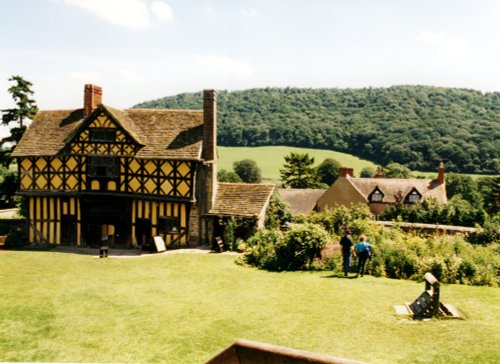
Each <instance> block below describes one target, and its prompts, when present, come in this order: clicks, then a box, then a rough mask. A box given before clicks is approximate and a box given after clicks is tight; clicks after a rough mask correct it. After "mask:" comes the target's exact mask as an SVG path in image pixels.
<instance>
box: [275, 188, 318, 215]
mask: <svg viewBox="0 0 500 364" xmlns="http://www.w3.org/2000/svg"><path fill="white" fill-rule="evenodd" d="M325 191H326V190H325V189H314V188H280V189H278V192H279V194H280V196H281V198H282V199H283V201H285V202H286V204H287V205H288V207H289V208H290V212H291V213H292V215H309V214H310V213H311V212H312V211H313V210H314V208H315V207H316V203H317V201H318V199H319V198H320V197H321V196H322V195H323V194H324V193H325Z"/></svg>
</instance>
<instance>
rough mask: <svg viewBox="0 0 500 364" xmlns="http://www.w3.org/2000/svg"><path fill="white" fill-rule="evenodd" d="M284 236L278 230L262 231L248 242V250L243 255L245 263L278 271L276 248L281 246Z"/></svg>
mask: <svg viewBox="0 0 500 364" xmlns="http://www.w3.org/2000/svg"><path fill="white" fill-rule="evenodd" d="M282 240H283V236H282V234H281V233H280V232H279V231H277V230H267V229H262V230H259V231H257V233H256V234H255V235H254V236H252V237H251V238H250V239H248V240H247V242H246V245H247V250H246V251H245V253H244V255H243V261H244V262H245V263H247V264H250V265H253V266H256V267H259V268H264V269H269V270H277V269H278V264H277V257H276V247H277V246H278V245H281V242H282Z"/></svg>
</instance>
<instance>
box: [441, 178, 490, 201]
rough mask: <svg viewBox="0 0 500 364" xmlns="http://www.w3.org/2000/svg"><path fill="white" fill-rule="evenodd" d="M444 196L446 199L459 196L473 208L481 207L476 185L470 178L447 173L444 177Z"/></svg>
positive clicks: (479, 194)
mask: <svg viewBox="0 0 500 364" xmlns="http://www.w3.org/2000/svg"><path fill="white" fill-rule="evenodd" d="M446 195H447V197H448V199H451V198H452V197H453V196H457V195H460V196H461V197H462V198H463V199H464V200H466V201H468V202H469V203H471V204H472V206H474V207H482V206H483V198H482V196H481V193H479V190H478V186H477V183H476V181H474V180H473V179H472V177H470V176H465V175H463V174H455V173H448V174H447V175H446Z"/></svg>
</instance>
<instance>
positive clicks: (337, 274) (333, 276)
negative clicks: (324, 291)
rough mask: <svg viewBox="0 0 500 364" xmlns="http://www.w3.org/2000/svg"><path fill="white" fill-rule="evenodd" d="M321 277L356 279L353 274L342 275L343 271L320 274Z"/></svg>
mask: <svg viewBox="0 0 500 364" xmlns="http://www.w3.org/2000/svg"><path fill="white" fill-rule="evenodd" d="M321 278H341V279H356V278H358V277H356V276H355V275H348V276H347V277H346V276H344V274H343V273H336V274H330V275H329V276H322V277H321Z"/></svg>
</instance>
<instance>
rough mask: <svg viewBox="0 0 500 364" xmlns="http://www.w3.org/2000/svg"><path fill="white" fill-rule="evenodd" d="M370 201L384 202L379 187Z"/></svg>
mask: <svg viewBox="0 0 500 364" xmlns="http://www.w3.org/2000/svg"><path fill="white" fill-rule="evenodd" d="M369 200H370V202H382V201H383V200H384V194H383V193H382V191H380V189H379V188H378V187H377V188H375V190H374V191H373V192H372V194H371V195H370V198H369Z"/></svg>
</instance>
